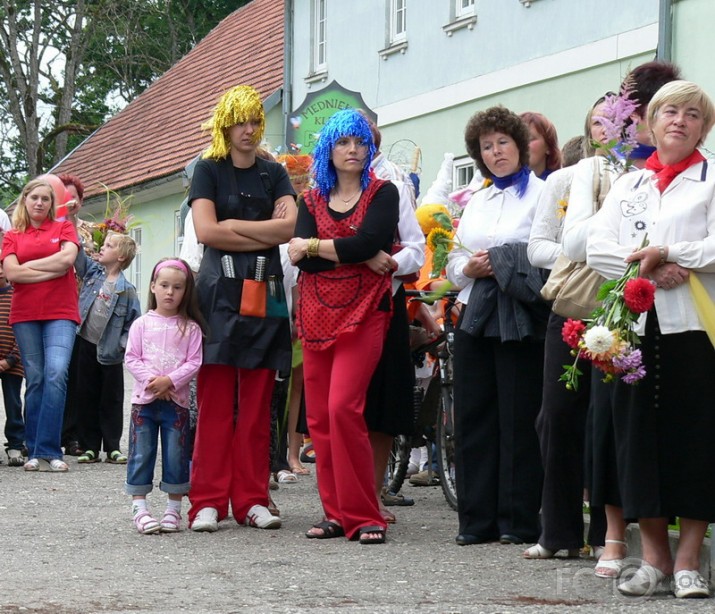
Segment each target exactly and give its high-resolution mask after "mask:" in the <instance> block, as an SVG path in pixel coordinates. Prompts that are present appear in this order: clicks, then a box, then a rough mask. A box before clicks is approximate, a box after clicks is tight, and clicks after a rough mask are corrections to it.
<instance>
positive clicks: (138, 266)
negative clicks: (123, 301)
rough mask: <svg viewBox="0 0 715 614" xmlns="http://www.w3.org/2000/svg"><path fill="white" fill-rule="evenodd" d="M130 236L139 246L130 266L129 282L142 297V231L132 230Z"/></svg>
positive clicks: (138, 229) (139, 229)
mask: <svg viewBox="0 0 715 614" xmlns="http://www.w3.org/2000/svg"><path fill="white" fill-rule="evenodd" d="M129 234H130V236H131V237H132V239H134V242H135V243H136V244H137V255H136V256H134V260H132V264H131V265H130V266H129V280H130V281H131V282H132V283H133V284H134V287H135V288H136V289H137V295H139V296H141V295H142V293H143V292H144V289H143V288H142V229H141V228H132V229H131V230H130V231H129Z"/></svg>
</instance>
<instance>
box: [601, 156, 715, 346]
mask: <svg viewBox="0 0 715 614" xmlns="http://www.w3.org/2000/svg"><path fill="white" fill-rule="evenodd" d="M714 201H715V164H713V163H712V162H701V163H698V164H695V165H693V166H691V167H690V168H688V169H687V170H685V171H684V172H682V173H681V174H680V175H678V176H677V177H676V178H675V179H674V180H673V182H672V183H671V184H670V185H669V186H668V188H667V189H666V190H665V192H663V194H661V193H660V192H659V191H658V188H657V187H656V180H655V178H654V173H653V172H652V171H648V170H641V171H637V172H633V173H629V174H628V175H626V176H624V177H621V178H620V179H619V180H618V181H617V182H616V183H615V184H614V185H613V188H612V189H611V191H610V192H609V194H608V196H607V197H606V201H605V202H604V203H603V208H602V209H601V210H600V211H599V212H598V213H597V214H596V215H595V216H593V218H592V220H591V223H590V225H589V235H588V244H587V263H588V266H590V267H591V268H593V269H594V270H596V271H598V272H599V273H600V274H601V275H603V276H604V277H606V278H607V279H616V278H617V277H620V276H621V275H623V273H624V272H625V269H626V263H625V262H624V259H625V258H626V256H628V254H630V253H631V252H633V250H634V249H636V248H637V247H638V246H639V245H640V244H641V242H642V240H643V237H644V235H645V234H646V233H647V234H648V241H649V244H650V245H665V246H668V261H669V262H675V263H676V264H679V265H680V266H682V267H684V268H686V269H691V270H693V271H695V272H697V274H698V277H699V279H700V280H701V281H702V283H703V285H704V286H705V288H706V289H707V290H708V293H709V294H710V296H711V298H715V202H714ZM688 285H689V284H687V283H684V284H681V285H680V286H677V287H676V288H673V289H664V288H658V289H657V290H656V293H655V309H656V311H657V313H658V322H659V324H660V329H661V331H662V332H663V333H666V334H667V333H679V332H684V331H688V330H703V326H702V325H701V324H700V321H699V319H698V316H697V313H696V311H695V307H694V305H693V302H692V299H691V297H690V290H689V287H688ZM644 327H645V314H644V316H643V317H641V319H640V320H639V322H638V327H637V329H636V332H638V333H639V334H642V333H643V331H644Z"/></svg>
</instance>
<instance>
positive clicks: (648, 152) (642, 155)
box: [629, 143, 655, 160]
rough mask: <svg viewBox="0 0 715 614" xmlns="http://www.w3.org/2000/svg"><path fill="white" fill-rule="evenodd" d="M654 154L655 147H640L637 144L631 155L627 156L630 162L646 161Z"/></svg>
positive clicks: (639, 144)
mask: <svg viewBox="0 0 715 614" xmlns="http://www.w3.org/2000/svg"><path fill="white" fill-rule="evenodd" d="M654 153H655V147H653V146H652V145H642V144H641V143H638V145H636V146H635V147H634V148H633V151H632V152H631V155H630V156H629V157H630V159H631V160H647V159H648V158H650V157H651V156H652V155H653V154H654Z"/></svg>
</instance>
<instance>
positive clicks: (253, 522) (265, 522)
mask: <svg viewBox="0 0 715 614" xmlns="http://www.w3.org/2000/svg"><path fill="white" fill-rule="evenodd" d="M243 524H245V525H246V526H247V527H256V528H257V529H280V527H281V519H280V518H279V517H278V516H274V515H273V514H271V513H270V512H269V511H268V508H267V507H265V506H263V505H254V506H253V507H252V508H251V509H250V510H248V514H246V520H244V521H243Z"/></svg>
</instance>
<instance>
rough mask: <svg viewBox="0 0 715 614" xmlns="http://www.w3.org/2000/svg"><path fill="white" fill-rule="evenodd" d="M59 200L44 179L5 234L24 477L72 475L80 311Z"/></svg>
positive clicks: (72, 248)
mask: <svg viewBox="0 0 715 614" xmlns="http://www.w3.org/2000/svg"><path fill="white" fill-rule="evenodd" d="M55 205H56V203H55V195H54V191H53V190H52V186H51V185H50V184H49V183H47V182H46V181H44V180H41V179H33V180H32V181H30V182H29V183H28V184H27V185H26V186H25V187H24V188H23V190H22V194H21V195H20V200H19V202H18V205H17V207H16V209H15V212H14V213H13V216H12V221H13V230H10V231H8V232H7V233H5V237H4V238H3V243H2V259H3V267H4V268H5V274H6V276H7V278H8V280H9V281H10V282H12V284H13V286H14V293H13V297H12V303H11V307H10V321H9V323H10V324H11V325H12V328H13V332H14V333H15V338H16V339H17V344H18V346H19V348H20V354H21V356H22V364H23V366H24V367H25V379H26V392H25V443H26V445H27V449H28V456H29V460H28V461H27V462H26V463H25V471H67V469H68V466H67V464H66V463H65V462H64V461H63V460H62V448H61V447H60V439H61V434H62V415H63V412H64V406H65V394H66V391H67V371H68V369H69V363H70V358H71V355H72V346H73V344H74V339H75V332H76V328H77V324H79V309H78V304H77V285H76V283H75V279H74V273H73V268H72V267H73V264H74V261H75V258H76V257H77V251H78V241H77V233H76V232H75V229H74V227H73V226H72V224H71V223H70V222H57V221H55Z"/></svg>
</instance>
